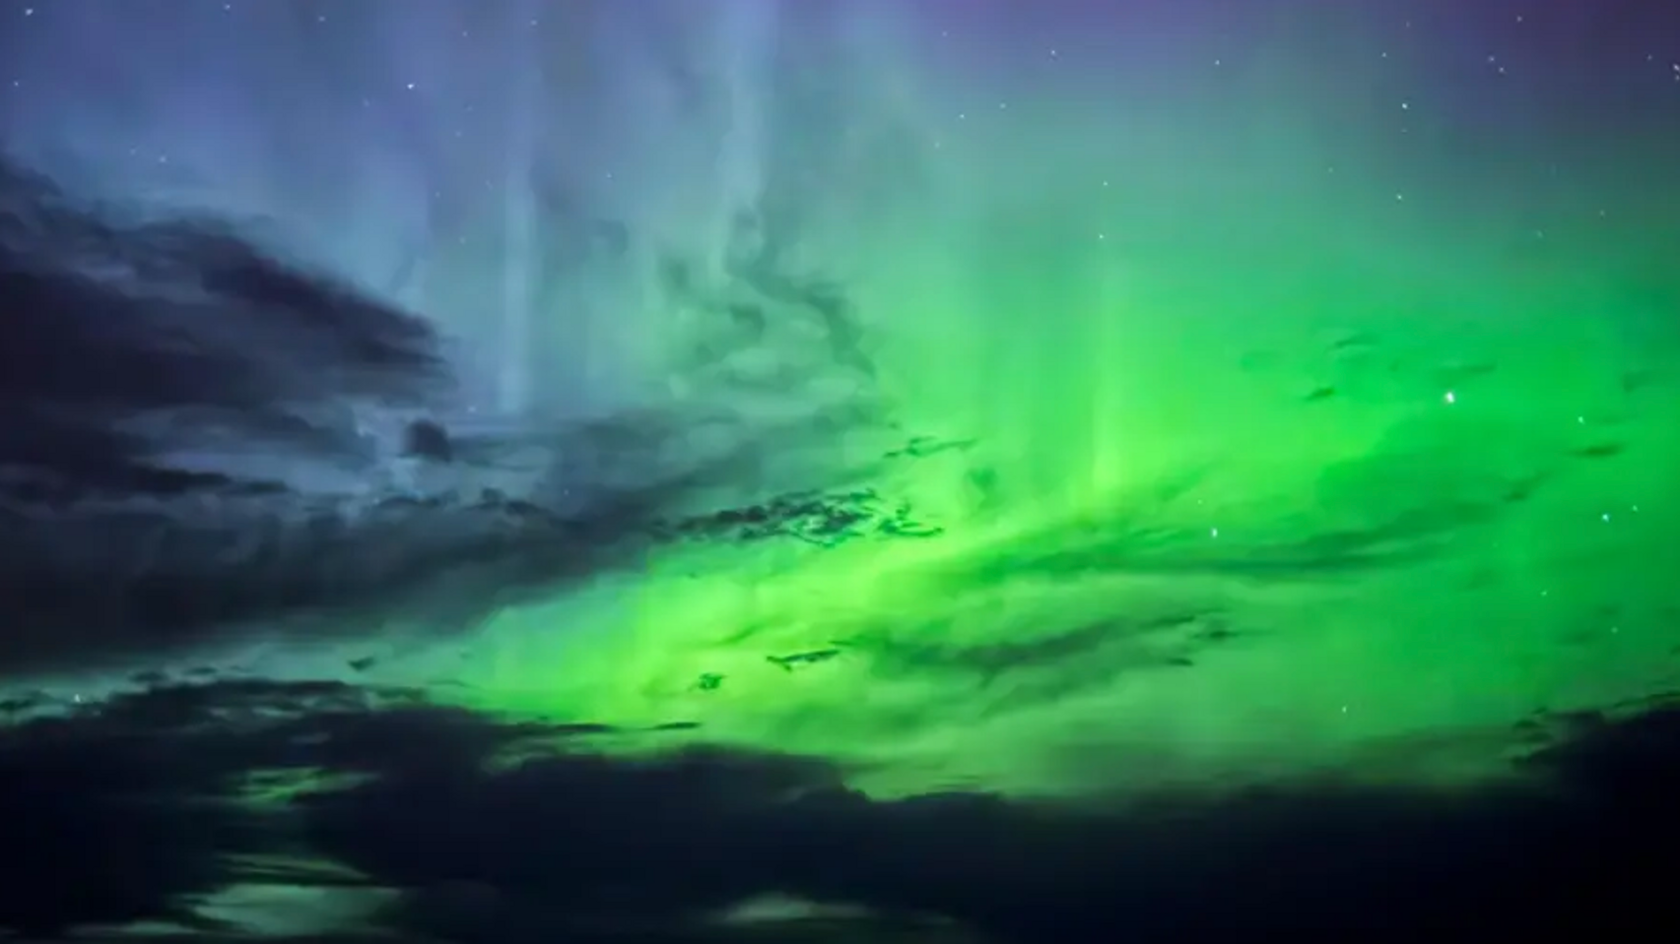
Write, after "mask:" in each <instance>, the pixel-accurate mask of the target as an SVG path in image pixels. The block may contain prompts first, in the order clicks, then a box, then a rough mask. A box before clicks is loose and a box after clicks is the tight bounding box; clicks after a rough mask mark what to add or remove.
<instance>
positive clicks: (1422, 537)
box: [461, 210, 1680, 792]
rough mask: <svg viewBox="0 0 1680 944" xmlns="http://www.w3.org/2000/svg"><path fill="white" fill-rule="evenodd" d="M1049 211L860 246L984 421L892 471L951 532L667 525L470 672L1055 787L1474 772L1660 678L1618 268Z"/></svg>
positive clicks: (901, 779) (1636, 413)
mask: <svg viewBox="0 0 1680 944" xmlns="http://www.w3.org/2000/svg"><path fill="white" fill-rule="evenodd" d="M1295 212H1296V213H1297V215H1296V216H1290V217H1284V218H1285V219H1288V220H1292V221H1293V222H1294V225H1293V226H1291V227H1286V228H1288V229H1295V230H1308V231H1310V230H1311V229H1313V227H1312V226H1309V225H1308V223H1307V221H1304V220H1301V219H1300V218H1299V216H1298V213H1299V211H1298V210H1297V211H1295ZM1030 224H1031V220H1026V221H1024V223H1023V225H1022V226H1020V227H1017V228H1015V229H1014V230H1009V231H1007V232H1008V233H1009V234H1010V235H1009V237H1008V238H1007V239H1006V238H1004V237H1003V236H1002V235H1000V236H998V237H997V238H995V239H993V240H991V242H993V243H995V245H985V244H984V243H985V242H986V240H976V239H975V238H973V237H955V236H953V239H952V242H953V243H954V244H955V245H956V247H957V249H956V250H953V249H952V248H951V247H950V246H949V245H947V247H946V250H945V252H944V253H925V252H924V253H921V254H920V255H918V254H917V253H916V251H915V250H914V249H913V248H912V247H910V246H908V245H904V246H897V247H894V248H897V249H900V250H902V252H900V253H898V254H897V255H896V258H898V259H899V260H900V261H899V262H898V263H896V266H897V268H896V269H894V268H892V267H888V269H887V270H885V271H880V272H876V273H874V274H873V278H874V281H873V282H870V281H868V280H865V282H864V285H865V289H864V301H865V305H866V307H869V306H874V307H875V310H876V311H878V312H879V311H881V310H882V309H886V310H887V312H888V313H887V314H885V315H881V317H882V318H883V319H885V320H888V321H892V322H893V323H894V324H900V325H903V324H913V327H908V328H903V329H902V330H897V331H895V332H888V333H885V334H884V337H885V338H886V340H885V342H884V345H883V352H882V353H883V360H884V362H885V363H887V364H888V365H890V366H891V370H890V372H889V376H890V380H889V383H890V385H891V386H892V388H893V389H894V391H895V393H896V394H897V396H898V397H899V400H900V403H901V404H902V406H903V409H904V414H905V417H906V419H907V423H906V425H907V426H908V427H909V428H912V429H918V430H926V431H928V432H930V433H932V434H936V435H942V436H948V437H950V438H951V439H953V440H956V439H966V438H969V437H972V438H973V439H974V440H975V442H974V444H973V445H972V447H970V448H965V449H950V450H947V451H944V452H940V453H938V454H936V455H933V456H929V457H927V458H926V459H923V460H921V461H914V462H904V463H900V464H898V465H895V466H893V471H892V472H891V473H889V474H888V475H887V476H885V477H884V478H883V479H882V480H881V481H879V482H876V483H874V484H875V486H876V487H877V488H878V490H879V491H881V492H882V493H883V494H885V495H889V496H891V497H893V498H895V499H897V498H902V499H905V500H909V501H911V502H913V503H914V505H915V507H916V508H917V510H918V513H919V514H920V515H922V516H923V517H924V518H927V519H930V520H932V521H934V522H936V523H938V524H939V525H941V526H943V527H944V528H945V529H946V531H945V533H944V534H943V535H941V536H939V537H937V538H927V539H920V540H897V541H892V540H860V541H856V542H852V543H850V544H847V545H845V546H842V547H840V548H837V549H831V550H823V549H814V548H808V547H805V546H802V545H797V544H791V545H787V546H776V547H773V548H772V547H763V546H761V547H754V548H706V549H696V548H687V549H674V550H670V551H668V552H665V553H662V554H661V555H659V556H658V557H656V558H655V559H654V560H652V561H651V562H649V564H648V566H647V567H646V569H645V572H642V573H639V574H637V575H635V576H634V577H633V578H614V579H612V580H609V581H604V582H603V583H601V584H600V585H598V586H596V587H593V588H591V589H589V590H588V591H587V592H585V593H583V594H580V595H577V596H575V597H572V598H568V599H566V600H560V601H556V602H554V603H553V604H552V605H550V606H547V607H538V608H531V609H525V610H519V611H509V612H505V613H503V614H501V615H500V617H499V618H498V619H497V620H496V621H494V623H493V624H492V625H490V626H489V627H487V628H486V629H485V630H484V631H483V635H482V645H480V646H479V647H477V650H476V652H475V653H474V655H473V657H472V658H471V659H470V660H469V662H468V665H467V666H466V668H465V669H464V675H462V676H461V680H462V681H464V682H466V683H468V684H469V685H472V686H476V688H473V689H468V691H470V692H472V693H473V694H471V695H470V696H469V700H470V701H473V702H475V703H477V704H480V705H482V706H486V707H493V708H498V709H503V710H508V711H513V712H533V713H538V714H544V715H554V716H561V717H569V718H581V719H589V720H600V721H610V722H619V723H632V724H657V723H663V722H674V721H692V722H698V723H699V724H700V725H701V727H700V728H699V729H698V730H696V731H694V732H693V733H692V734H690V735H672V737H679V736H691V737H694V738H698V739H702V740H709V741H720V740H721V741H725V742H730V743H743V744H750V745H754V746H759V747H768V748H778V749H787V750H795V751H811V752H817V753H823V754H832V755H836V756H841V757H847V758H854V759H858V760H866V761H870V762H884V763H885V767H883V768H873V769H877V770H885V771H887V772H885V773H879V772H878V773H876V774H873V775H870V776H864V777H863V778H862V782H864V783H865V785H866V786H868V787H870V788H872V789H878V790H882V791H888V792H891V791H896V790H912V789H923V788H926V787H928V786H930V785H951V784H959V783H967V784H973V783H979V784H983V785H987V786H995V787H999V788H1004V789H1023V790H1045V789H1076V788H1080V787H1085V786H1096V785H1099V784H1103V785H1107V784H1109V783H1112V782H1114V781H1119V782H1121V783H1126V782H1158V781H1159V780H1161V779H1163V778H1166V779H1174V778H1189V779H1199V778H1206V777H1213V776H1219V775H1222V774H1226V773H1230V772H1232V771H1246V772H1248V773H1251V774H1252V773H1254V772H1256V771H1265V770H1276V769H1294V768H1298V767H1300V766H1301V765H1312V764H1319V763H1332V762H1347V761H1350V760H1352V761H1358V762H1360V763H1361V764H1363V765H1365V767H1366V768H1367V769H1369V770H1370V771H1372V772H1373V775H1381V776H1390V775H1398V774H1400V773H1405V774H1407V775H1412V776H1437V775H1446V773H1450V772H1456V771H1459V770H1460V769H1461V767H1462V765H1464V764H1466V763H1469V764H1471V765H1472V767H1475V768H1476V769H1483V770H1485V769H1486V767H1487V761H1488V760H1490V759H1491V751H1490V746H1489V745H1490V743H1491V741H1490V736H1491V733H1493V732H1497V731H1499V730H1501V729H1503V728H1504V727H1505V726H1508V725H1510V724H1512V723H1514V722H1515V721H1517V720H1520V719H1521V718H1523V717H1524V716H1526V715H1527V714H1529V713H1531V712H1534V711H1538V710H1543V709H1546V708H1553V709H1558V708H1568V707H1574V706H1580V705H1587V704H1603V703H1606V702H1610V701H1616V700H1619V699H1625V698H1630V697H1637V696H1639V695H1641V694H1645V693H1648V692H1652V691H1657V690H1662V689H1664V688H1665V687H1667V686H1669V685H1670V684H1671V683H1672V679H1673V668H1674V661H1673V659H1672V656H1671V654H1670V653H1669V649H1670V647H1672V645H1673V642H1672V633H1671V628H1672V625H1673V619H1674V613H1673V611H1672V609H1665V608H1664V605H1663V604H1662V602H1661V600H1662V594H1663V591H1664V587H1665V585H1666V582H1667V580H1666V578H1665V577H1664V576H1663V574H1664V573H1665V571H1664V570H1663V567H1664V566H1665V565H1664V564H1663V563H1662V562H1663V561H1664V560H1665V559H1666V555H1665V552H1663V551H1662V550H1661V548H1662V547H1663V545H1662V543H1661V542H1662V536H1663V535H1664V534H1665V533H1666V532H1667V529H1669V528H1671V527H1672V526H1673V524H1674V523H1675V521H1676V518H1677V515H1676V513H1675V512H1674V511H1673V510H1672V509H1670V508H1668V507H1666V506H1665V503H1664V495H1665V489H1664V487H1663V484H1662V483H1664V482H1669V481H1675V480H1676V474H1677V473H1680V461H1677V460H1680V455H1677V453H1676V450H1675V448H1674V447H1671V446H1667V445H1665V444H1664V439H1663V437H1662V436H1661V435H1659V434H1660V432H1661V431H1662V430H1664V429H1671V428H1673V423H1674V422H1675V420H1676V419H1677V418H1680V417H1677V416H1676V414H1677V413H1680V410H1677V409H1676V402H1675V399H1674V397H1673V395H1672V390H1671V389H1669V388H1667V387H1666V386H1664V385H1663V383H1662V382H1661V381H1660V379H1659V380H1654V381H1653V382H1652V383H1653V384H1654V385H1650V386H1643V387H1640V388H1639V389H1637V390H1636V389H1633V388H1634V387H1635V386H1636V385H1635V384H1633V383H1631V382H1630V383H1624V380H1625V379H1626V378H1628V377H1631V376H1633V375H1634V373H1635V372H1637V371H1639V370H1641V369H1642V365H1641V364H1640V363H1639V361H1638V357H1639V354H1640V352H1638V351H1636V350H1632V349H1630V345H1628V344H1627V338H1626V335H1625V332H1624V328H1625V326H1624V325H1623V324H1622V323H1621V322H1618V320H1617V318H1618V311H1617V309H1616V305H1617V299H1616V295H1615V286H1614V284H1612V283H1611V282H1609V281H1605V282H1603V283H1602V284H1601V283H1600V282H1597V281H1594V280H1592V279H1590V278H1589V279H1587V280H1586V282H1585V283H1582V282H1581V281H1580V280H1579V279H1578V278H1577V277H1576V275H1577V274H1575V273H1570V274H1568V275H1565V276H1560V277H1557V278H1552V277H1549V276H1548V275H1547V274H1546V273H1544V272H1537V271H1534V270H1532V269H1522V270H1517V269H1514V268H1513V267H1511V266H1509V265H1506V266H1501V265H1499V264H1498V260H1497V259H1494V258H1492V257H1491V256H1490V257H1489V258H1488V259H1486V260H1482V259H1478V260H1474V264H1471V263H1470V262H1466V263H1465V265H1464V266H1463V267H1462V271H1454V270H1452V269H1451V268H1449V267H1445V266H1442V265H1439V264H1432V263H1431V262H1430V260H1429V259H1427V258H1425V254H1423V253H1421V252H1414V253H1413V256H1412V257H1411V258H1410V259H1404V258H1397V257H1396V256H1395V254H1394V253H1393V252H1389V253H1388V254H1387V255H1384V256H1383V257H1382V258H1381V259H1378V258H1376V257H1377V256H1378V255H1379V254H1378V253H1376V252H1375V250H1371V251H1368V254H1365V253H1366V252H1367V251H1364V250H1362V251H1360V252H1353V251H1350V250H1349V248H1348V245H1347V244H1346V243H1345V242H1342V243H1338V242H1335V241H1326V240H1324V239H1320V240H1317V241H1315V240H1313V239H1304V238H1303V239H1297V240H1296V241H1295V242H1293V243H1277V244H1273V245H1270V246H1265V250H1266V251H1265V255H1264V260H1265V261H1264V263H1263V264H1260V265H1250V266H1241V265H1236V266H1233V265H1229V264H1224V265H1223V268H1222V260H1230V259H1233V258H1240V257H1242V256H1244V255H1245V254H1252V253H1255V252H1258V251H1259V250H1260V248H1261V247H1262V246H1264V241H1263V240H1262V241H1254V240H1249V239H1245V238H1243V237H1242V236H1241V235H1240V234H1239V235H1238V236H1237V237H1234V238H1232V239H1230V240H1228V241H1226V240H1222V239H1221V238H1219V237H1218V236H1217V235H1208V236H1205V237H1203V238H1201V239H1186V240H1185V242H1186V243H1187V245H1186V247H1184V248H1183V249H1182V252H1181V253H1179V254H1175V253H1174V252H1166V251H1161V250H1149V251H1142V250H1137V249H1112V248H1110V246H1109V242H1110V241H1109V240H1098V239H1090V240H1088V241H1087V244H1086V245H1084V246H1079V245H1076V244H1074V242H1073V240H1072V238H1071V237H1064V238H1058V237H1057V235H1056V233H1055V232H1051V231H1049V230H1050V227H1048V226H1046V227H1045V229H1046V230H1047V232H1046V233H1045V234H1044V235H1043V236H1041V237H1034V236H1031V233H1030V231H1031V226H1030ZM1325 226H1326V227H1327V226H1328V224H1325ZM1000 232H1003V231H1002V230H1000ZM1091 232H1092V231H1091V230H1086V231H1085V233H1086V235H1087V236H1089V235H1090V233H1091ZM1023 240H1025V241H1026V242H1029V243H1032V244H1034V245H1035V246H1036V248H1035V249H1034V251H1030V252H1025V253H1022V252H1020V251H1019V250H1020V247H1021V245H1022V243H1023ZM977 242H978V243H980V245H976V243H977ZM964 247H969V248H964ZM952 252H957V253H958V254H957V255H956V256H955V257H954V258H955V259H956V260H957V261H959V262H965V264H966V266H967V268H966V271H967V272H969V273H975V274H970V275H967V276H965V275H964V274H963V272H962V271H958V270H956V269H954V268H953V266H954V263H953V261H952V260H953V257H952V256H951V253H952ZM1011 253H1014V255H1013V256H1011V255H1010V254H1011ZM918 271H920V272H921V273H923V276H924V277H925V278H926V279H927V282H926V283H925V284H922V285H915V284H914V283H913V279H914V278H915V277H916V276H915V273H916V272H918ZM872 288H873V290H874V291H871V289H872ZM893 306H898V310H893ZM904 306H910V307H908V308H906V307H904ZM1023 312H1027V313H1030V316H1023V315H1022V314H1021V313H1023ZM1670 439H1672V437H1670ZM1617 451H1619V454H1617V455H1607V453H1611V452H1617ZM1636 508H1637V510H1635V509H1636ZM1369 555H1378V556H1379V557H1381V559H1380V560H1378V561H1376V562H1370V561H1369V560H1368V556H1369ZM1384 555H1392V556H1384ZM1209 640H1212V641H1209ZM1186 659H1188V660H1189V661H1190V662H1192V663H1193V664H1192V665H1188V666H1187V665H1184V664H1182V663H1183V662H1184V660H1186ZM661 743H669V742H668V741H667V742H661Z"/></svg>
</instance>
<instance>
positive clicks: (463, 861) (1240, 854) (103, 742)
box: [0, 680, 1680, 942]
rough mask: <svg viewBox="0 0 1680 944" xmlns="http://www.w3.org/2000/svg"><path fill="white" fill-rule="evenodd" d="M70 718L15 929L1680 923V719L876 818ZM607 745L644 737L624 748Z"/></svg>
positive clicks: (1471, 929)
mask: <svg viewBox="0 0 1680 944" xmlns="http://www.w3.org/2000/svg"><path fill="white" fill-rule="evenodd" d="M70 707H71V708H73V710H71V711H69V712H67V713H61V714H59V715H57V716H54V717H40V718H36V719H35V720H31V721H28V722H26V723H22V724H17V725H14V726H12V727H10V728H7V729H6V730H5V731H4V733H3V735H0V773H3V774H4V776H0V832H3V835H0V840H3V841H0V857H3V859H4V865H5V867H6V874H7V875H8V881H7V882H6V883H5V884H4V885H0V929H9V930H16V931H19V932H23V933H28V934H38V935H56V934H63V933H68V932H69V931H70V930H71V929H74V928H78V927H83V926H92V925H120V924H122V923H124V922H130V921H135V920H140V919H150V920H157V921H165V920H170V919H172V918H173V919H174V920H176V921H177V922H185V924H186V926H187V928H188V929H189V930H193V931H194V937H193V938H192V939H197V940H214V939H216V935H217V934H223V933H227V934H231V933H232V929H227V928H220V929H219V928H216V927H213V926H210V924H209V922H208V919H206V918H204V917H202V916H197V917H195V915H194V910H193V907H194V904H195V902H198V901H202V900H204V898H205V896H207V895H210V894H212V893H215V892H216V891H218V889H224V888H227V887H230V886H233V885H235V884H237V883H240V882H252V881H258V880H262V881H269V882H273V881H283V882H289V883H294V884H301V885H306V886H313V887H317V888H321V889H327V888H342V887H345V886H347V885H348V886H367V887H373V888H381V889H390V890H395V891H396V892H397V893H398V894H397V896H396V897H395V898H394V899H389V900H387V902H386V903H385V904H384V905H383V906H382V907H381V908H379V909H377V911H376V912H374V913H373V914H372V915H371V916H370V918H369V919H368V920H369V921H370V922H371V924H369V925H368V926H358V927H346V928H341V929H337V931H341V932H343V933H345V934H357V933H365V932H369V931H371V930H374V929H380V928H382V929H384V930H387V931H395V932H400V933H402V934H411V935H416V936H424V937H425V938H426V939H431V940H437V939H443V940H456V941H485V942H502V941H536V940H582V941H591V940H599V941H721V940H778V941H782V940H786V941H794V940H798V941H807V940H810V941H821V940H835V941H839V940H852V939H855V938H854V937H850V936H848V935H856V934H859V933H866V934H869V935H873V936H872V937H871V939H880V940H907V941H908V940H915V941H943V940H952V941H957V940H963V941H997V942H1011V941H1019V942H1030V941H1044V940H1061V941H1086V940H1089V941H1097V940H1111V939H1113V937H1114V936H1115V935H1116V934H1117V933H1121V932H1123V933H1124V934H1125V935H1126V936H1130V937H1135V938H1136V939H1141V940H1212V939H1217V938H1216V936H1217V937H1226V936H1229V935H1232V934H1243V935H1251V936H1259V937H1265V938H1269V939H1290V940H1325V941H1329V940H1348V939H1357V940H1372V939H1377V940H1416V939H1419V937H1422V936H1426V935H1427V936H1429V937H1430V939H1435V940H1439V939H1455V940H1456V939H1469V937H1470V936H1471V935H1489V934H1506V935H1511V934H1519V933H1521V934H1527V933H1532V932H1540V931H1544V930H1547V929H1558V928H1572V929H1578V930H1579V931H1580V932H1581V933H1587V932H1592V933H1594V935H1595V937H1605V938H1611V939H1614V938H1618V937H1620V936H1622V935H1624V934H1625V933H1630V932H1631V930H1632V929H1633V928H1635V927H1642V928H1645V929H1647V930H1649V931H1650V932H1652V933H1660V932H1661V931H1662V929H1664V928H1667V929H1669V930H1670V931H1671V930H1672V929H1673V916H1672V913H1671V909H1670V908H1669V903H1668V897H1667V895H1668V893H1667V890H1666V889H1667V886H1668V885H1669V883H1670V882H1671V877H1672V875H1673V874H1674V868H1675V866H1676V865H1680V862H1677V861H1676V860H1677V858H1680V852H1676V850H1677V849H1680V817H1676V815H1675V814H1674V811H1673V804H1672V798H1673V796H1674V794H1675V791H1676V790H1677V789H1680V760H1676V758H1677V757H1680V753H1677V751H1676V748H1677V747H1680V711H1677V710H1676V709H1674V708H1672V707H1663V706H1656V707H1650V708H1647V709H1646V710H1644V711H1642V712H1640V713H1637V714H1633V715H1631V716H1629V717H1625V718H1621V719H1613V718H1609V717H1604V716H1598V715H1592V716H1580V717H1576V718H1572V719H1558V722H1557V723H1555V724H1552V725H1550V727H1551V729H1552V730H1553V731H1554V736H1553V737H1552V739H1551V740H1550V742H1549V743H1548V744H1547V745H1545V746H1543V747H1541V748H1540V749H1538V750H1536V751H1533V752H1532V753H1530V755H1529V756H1528V758H1527V759H1526V760H1525V761H1523V762H1521V763H1520V764H1519V766H1518V767H1517V768H1516V770H1515V774H1514V776H1513V777H1512V778H1510V780H1509V781H1508V782H1505V783H1501V784H1495V785H1490V786H1486V787H1482V788H1474V789H1472V788H1460V789H1455V790H1447V789H1425V788H1406V787H1400V786H1395V787H1391V788H1382V787H1369V786H1358V785H1354V784H1352V783H1350V782H1339V781H1338V780H1337V779H1336V778H1334V777H1329V776H1326V777H1323V778H1320V779H1317V780H1313V781H1298V782H1280V783H1275V784H1272V785H1270V786H1269V787H1266V788H1264V789H1260V788H1250V789H1244V790H1228V791H1221V790H1210V791H1209V792H1207V793H1204V794H1201V795H1188V794H1177V795H1162V796H1158V797H1154V798H1145V799H1138V798H1135V797H1134V798H1127V799H1125V800H1119V799H1114V800H1085V801H1079V802H1071V801H1070V802H1055V801H1024V800H1009V799H1003V798H999V797H994V796H988V795H980V794H939V795H927V796H918V797H910V798H907V799H900V800H892V801H887V800H876V799H870V798H868V797H865V796H863V795H860V794H858V793H856V792H854V791H852V790H850V789H848V787H847V786H846V777H845V771H843V770H841V769H839V768H837V767H835V766H834V765H832V764H830V763H827V762H823V761H819V760H814V759H806V758H796V757H785V756H771V755H760V754H748V753H740V752H731V751H726V750H721V749H709V750H708V749H694V748H687V749H683V750H681V751H676V752H669V751H661V750H659V747H658V742H657V740H656V739H657V737H658V736H659V735H658V732H657V731H644V732H639V733H638V732H628V731H622V730H618V729H613V728H610V727H608V726H605V725H592V724H589V725H558V726H550V725H539V724H531V723H521V724H510V723H504V722H499V721H497V720H495V719H493V718H489V717H484V716H479V715H474V714H471V713H466V712H461V711H458V710H444V709H437V708H431V707H427V706H426V705H425V704H424V703H423V702H421V701H419V700H418V699H417V698H416V697H415V696H414V695H412V694H411V693H405V692H390V691H374V690H359V689H355V688H351V687H348V686H344V685H339V684H324V683H319V684H316V683H310V684H282V683H274V682H254V681H234V680H228V681H221V682H210V683H203V684H195V685H184V684H177V685H162V686H157V687H153V688H150V689H143V690H138V691H136V692H134V693H132V694H128V695H124V696H120V697H117V698H115V699H113V700H112V701H110V702H107V703H105V704H102V705H81V706H70ZM603 737H607V738H632V739H640V741H639V742H638V743H639V745H640V749H638V750H634V751H629V752H609V753H602V752H600V748H601V747H602V745H601V744H600V743H599V742H598V740H597V739H599V738H603ZM265 784H266V785H267V789H264V788H263V785H265ZM287 785H289V786H287ZM241 798H243V799H242V800H241ZM286 862H291V863H293V864H292V865H290V866H287V865H284V864H283V863H286ZM263 863H267V864H263ZM277 863H280V864H277ZM777 899H779V900H781V901H783V902H784V905H783V906H782V907H781V910H779V911H778V910H777V909H776V908H774V907H771V906H770V905H769V904H767V903H769V902H772V901H774V900H777ZM788 902H809V903H813V904H812V907H811V908H810V909H809V910H807V911H805V912H799V911H797V910H795V909H793V908H792V906H791V905H788V904H785V903H788ZM754 903H757V904H756V905H755V904H754ZM816 905H822V906H825V907H826V910H821V909H818V908H816V907H815V906H816ZM755 909H756V910H755ZM801 915H803V916H802V917H801ZM755 917H756V921H754V920H750V919H753V918H755ZM1618 929H1625V930H1618ZM894 935H898V936H894Z"/></svg>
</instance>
